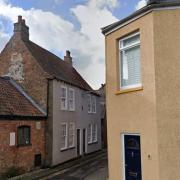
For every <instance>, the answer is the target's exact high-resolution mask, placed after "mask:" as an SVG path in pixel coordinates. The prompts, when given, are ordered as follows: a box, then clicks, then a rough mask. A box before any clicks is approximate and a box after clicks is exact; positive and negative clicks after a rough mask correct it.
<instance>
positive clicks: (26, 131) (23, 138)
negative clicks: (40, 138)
mask: <svg viewBox="0 0 180 180" xmlns="http://www.w3.org/2000/svg"><path fill="white" fill-rule="evenodd" d="M30 138H31V128H30V126H20V127H18V142H17V144H18V146H26V145H30V143H31V139H30Z"/></svg>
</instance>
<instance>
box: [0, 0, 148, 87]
mask: <svg viewBox="0 0 180 180" xmlns="http://www.w3.org/2000/svg"><path fill="white" fill-rule="evenodd" d="M145 5H146V0H0V51H2V49H3V48H4V46H5V44H6V43H7V42H8V40H9V39H10V37H11V36H12V34H13V23H15V22H16V21H17V16H18V15H22V16H23V18H24V19H25V20H26V24H27V25H28V26H29V28H30V29H29V31H30V40H32V41H33V42H35V43H36V44H38V45H40V46H42V47H44V48H45V49H48V50H49V51H51V52H53V53H54V54H56V55H57V56H59V57H60V58H63V57H64V54H65V51H66V50H70V51H71V55H72V57H73V66H74V67H75V68H76V69H77V70H78V71H79V73H80V74H81V75H82V76H83V77H84V79H85V80H86V81H87V82H88V83H89V84H90V85H91V86H92V87H93V88H94V89H98V88H99V87H100V86H101V84H103V83H105V50H104V49H105V43H104V36H103V35H102V33H101V28H102V27H104V26H106V25H109V24H111V23H113V22H116V21H118V20H120V19H122V18H124V17H126V16H128V15H130V14H131V13H133V12H134V11H136V10H138V9H140V8H142V7H143V6H145Z"/></svg>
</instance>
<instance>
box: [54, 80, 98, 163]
mask: <svg viewBox="0 0 180 180" xmlns="http://www.w3.org/2000/svg"><path fill="white" fill-rule="evenodd" d="M62 85H63V86H66V87H67V88H72V89H74V90H75V111H66V110H65V111H64V110H61V104H60V102H61V101H60V97H61V86H62ZM88 94H89V92H87V91H84V90H82V89H80V88H77V87H75V86H71V85H69V84H67V83H64V82H62V81H58V80H53V148H52V151H53V152H52V165H57V164H60V163H63V162H65V161H68V160H70V159H73V158H76V157H77V143H76V142H77V133H76V132H77V131H76V130H77V129H80V130H81V143H82V139H83V129H87V128H88V125H89V124H90V123H96V124H97V129H98V135H97V137H98V141H97V143H94V144H90V145H88V143H87V139H86V153H87V154H88V153H92V152H95V151H98V150H100V149H101V114H100V113H101V109H100V108H101V107H100V97H99V96H96V113H95V114H92V113H91V114H89V113H88ZM71 122H74V123H75V147H74V148H72V149H68V150H66V151H61V123H67V124H68V126H69V124H70V123H71ZM86 132H87V131H86ZM86 137H87V136H86ZM82 151H83V145H81V152H82Z"/></svg>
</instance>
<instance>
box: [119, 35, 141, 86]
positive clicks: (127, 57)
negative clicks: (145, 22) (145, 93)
mask: <svg viewBox="0 0 180 180" xmlns="http://www.w3.org/2000/svg"><path fill="white" fill-rule="evenodd" d="M119 58H120V60H119V64H120V71H119V72H120V89H129V88H135V87H140V86H142V82H141V62H140V33H139V32H138V33H135V34H133V35H131V36H128V37H126V38H123V39H121V40H120V41H119Z"/></svg>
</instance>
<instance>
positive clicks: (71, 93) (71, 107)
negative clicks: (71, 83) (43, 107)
mask: <svg viewBox="0 0 180 180" xmlns="http://www.w3.org/2000/svg"><path fill="white" fill-rule="evenodd" d="M69 110H70V111H74V110H75V93H74V89H69Z"/></svg>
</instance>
